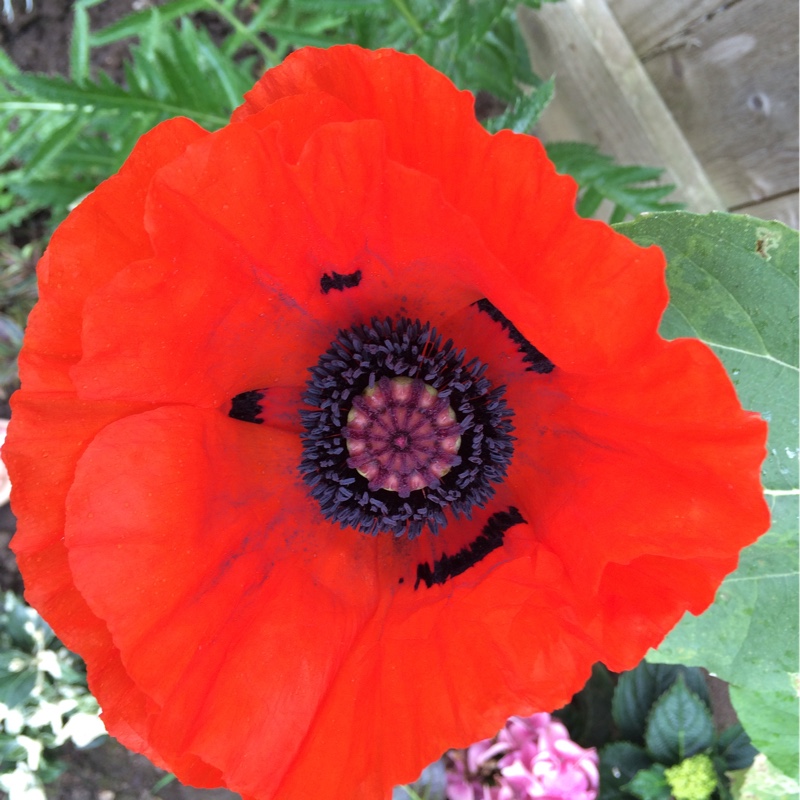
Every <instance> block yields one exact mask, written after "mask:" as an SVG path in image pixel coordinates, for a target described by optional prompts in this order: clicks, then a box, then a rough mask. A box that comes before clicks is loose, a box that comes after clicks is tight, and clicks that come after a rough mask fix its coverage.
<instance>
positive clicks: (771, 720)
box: [731, 679, 800, 775]
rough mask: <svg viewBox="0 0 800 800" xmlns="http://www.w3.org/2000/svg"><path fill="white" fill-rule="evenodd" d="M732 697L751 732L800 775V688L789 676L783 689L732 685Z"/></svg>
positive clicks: (771, 755)
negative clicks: (799, 748)
mask: <svg viewBox="0 0 800 800" xmlns="http://www.w3.org/2000/svg"><path fill="white" fill-rule="evenodd" d="M731 700H732V701H733V703H734V705H735V707H736V710H737V712H738V714H739V716H740V717H741V718H742V719H744V720H745V721H746V723H747V732H748V733H749V734H750V736H751V737H752V738H753V739H754V740H755V741H757V742H759V744H760V746H761V747H762V749H763V750H764V751H765V752H767V753H768V754H769V758H770V761H771V762H772V763H773V764H774V765H775V766H776V767H778V769H780V770H782V771H783V772H784V773H785V774H787V775H797V766H798V764H797V736H796V731H797V729H798V723H800V719H798V713H797V711H798V709H797V689H796V688H795V687H794V686H793V685H792V684H791V683H790V681H789V680H788V679H787V681H786V685H785V687H784V688H783V689H782V690H775V691H765V692H759V691H754V690H752V689H746V688H740V687H738V686H733V687H731Z"/></svg>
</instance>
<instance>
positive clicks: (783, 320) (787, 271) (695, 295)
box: [617, 212, 798, 771]
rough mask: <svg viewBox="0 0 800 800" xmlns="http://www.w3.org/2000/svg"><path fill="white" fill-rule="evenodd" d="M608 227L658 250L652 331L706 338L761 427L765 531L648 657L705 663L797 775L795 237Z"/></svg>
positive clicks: (701, 221) (690, 227)
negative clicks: (712, 595)
mask: <svg viewBox="0 0 800 800" xmlns="http://www.w3.org/2000/svg"><path fill="white" fill-rule="evenodd" d="M617 230H619V231H620V232H621V233H624V234H625V235H626V236H629V237H630V238H631V239H633V240H634V241H635V242H637V243H638V244H657V245H659V246H660V247H661V248H662V249H663V250H664V252H665V253H666V256H667V260H668V262H669V267H668V269H667V280H668V282H669V285H670V293H671V297H672V302H671V305H670V307H669V309H668V310H667V313H666V314H665V315H664V319H663V321H662V334H663V335H664V336H667V337H668V338H677V337H680V336H699V337H700V338H701V339H703V340H705V341H706V342H707V343H708V344H710V345H711V346H712V347H713V348H714V350H715V351H716V352H717V355H719V357H720V358H721V359H722V361H723V363H724V364H725V366H726V367H727V369H728V372H729V374H730V376H731V379H732V380H733V382H734V384H735V385H736V388H737V391H738V393H739V396H740V397H741V399H742V402H743V404H744V405H745V407H749V408H751V409H754V410H756V411H759V412H760V413H761V414H762V416H763V417H764V418H765V419H766V420H767V421H768V422H769V423H770V434H769V443H768V448H769V454H768V458H767V460H766V462H765V465H764V470H763V480H764V485H765V487H766V495H767V500H768V502H769V503H770V506H771V510H772V527H771V529H770V531H769V533H768V534H767V535H765V536H764V537H762V539H761V540H760V541H758V542H757V543H756V544H754V545H752V546H751V547H750V548H748V549H747V550H745V551H744V552H743V553H742V557H741V561H740V565H739V569H738V570H737V571H736V572H735V573H734V574H733V575H731V576H730V577H729V578H728V579H727V580H726V581H725V583H724V584H723V586H722V588H721V589H720V591H719V593H718V595H717V599H716V602H715V603H714V605H713V606H712V607H711V608H710V609H709V610H708V611H707V612H706V613H705V614H703V615H702V616H701V617H699V618H695V617H692V616H691V615H688V614H687V615H686V616H685V618H684V619H683V620H682V622H681V623H680V624H679V625H678V627H677V628H676V629H675V630H674V631H673V632H672V633H671V634H670V635H669V636H668V637H667V639H666V641H665V642H664V643H663V644H662V645H661V647H660V648H659V649H658V651H656V652H654V653H651V654H650V655H649V656H648V658H650V659H651V660H658V661H664V662H669V663H683V664H692V665H697V666H705V667H707V668H708V669H709V670H711V671H712V672H713V673H714V674H716V675H718V676H719V677H720V678H723V679H724V680H726V681H728V682H729V683H731V684H733V686H734V689H733V691H732V700H733V703H734V705H735V707H736V709H737V711H738V713H739V715H740V718H741V719H742V723H743V725H744V727H745V730H747V731H748V732H750V733H751V736H752V738H753V743H754V744H755V745H756V747H758V748H759V749H761V750H763V751H764V752H766V753H767V755H768V756H769V757H770V758H771V759H772V760H773V761H774V763H776V764H777V765H779V766H782V767H783V768H785V769H790V770H794V771H796V769H797V760H796V759H797V756H796V754H797V750H798V748H797V724H796V719H797V696H796V693H794V692H792V690H791V686H790V682H789V675H788V674H787V673H789V674H791V673H795V672H796V671H797V664H798V614H797V608H798V571H797V517H798V458H797V456H798V448H797V440H798V414H797V406H798V381H797V377H798V376H797V366H798V333H797V330H798V326H797V319H798V302H797V296H798V278H797V269H798V235H797V232H796V231H793V230H791V229H790V228H787V227H786V226H785V225H782V224H781V223H778V222H767V221H764V220H759V219H753V218H750V217H744V216H735V215H729V214H709V215H703V216H701V215H695V214H688V213H685V212H674V213H666V214H653V215H651V216H647V217H642V218H640V219H637V220H635V221H633V222H629V223H625V224H622V225H619V226H617ZM754 693H768V694H769V697H770V707H771V708H773V709H774V707H775V706H774V704H775V703H779V702H780V698H783V700H784V704H785V705H784V708H783V712H782V713H781V714H779V715H776V714H774V713H773V714H772V719H773V722H774V723H776V724H777V723H780V720H781V719H782V720H783V721H784V723H785V724H786V727H785V728H784V729H783V730H781V731H780V732H778V731H776V730H775V729H774V727H772V728H770V730H769V731H768V730H767V729H766V726H765V725H764V723H763V720H761V718H760V717H761V715H762V713H763V710H764V707H763V706H761V705H760V704H759V703H758V702H755V698H756V697H757V696H758V695H757V694H754ZM792 720H794V722H792ZM790 754H791V756H790ZM789 756H790V757H789Z"/></svg>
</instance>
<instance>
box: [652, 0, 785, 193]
mask: <svg viewBox="0 0 800 800" xmlns="http://www.w3.org/2000/svg"><path fill="white" fill-rule="evenodd" d="M798 16H799V14H798V4H797V3H796V2H788V1H784V0H780V2H778V1H777V0H749V1H748V2H744V1H743V2H739V3H735V4H733V5H731V6H730V7H729V8H726V9H725V10H723V11H721V12H719V13H718V14H715V15H714V16H713V17H711V18H710V19H708V20H707V21H706V22H704V23H702V24H701V25H699V26H698V27H696V28H694V29H693V30H692V38H691V42H690V43H689V44H686V45H685V46H682V47H679V48H677V49H674V50H671V51H668V52H662V53H660V54H658V55H656V56H655V57H653V58H652V59H649V60H648V61H646V63H645V66H646V68H647V71H648V73H649V74H650V76H651V77H652V79H653V82H654V83H655V85H656V86H657V88H658V90H659V91H660V92H661V95H662V97H663V98H664V100H665V101H666V103H667V105H668V106H669V108H670V109H671V111H672V115H673V116H674V118H675V121H676V122H677V123H678V124H679V125H680V126H681V128H682V129H683V132H684V134H685V136H686V138H687V139H688V141H689V143H690V145H691V146H692V149H693V150H694V152H695V154H696V155H697V157H698V158H699V159H700V161H701V162H702V163H703V165H704V167H705V169H706V172H707V173H708V176H709V177H710V179H711V181H712V182H713V184H714V186H715V188H716V189H717V191H718V192H719V193H720V195H721V196H722V199H723V200H724V201H725V203H726V205H727V206H740V205H742V204H744V203H748V202H754V201H757V200H761V199H762V198H766V197H771V196H773V195H779V194H784V193H785V192H787V191H792V190H794V189H796V188H797V186H798V178H797V163H798V72H797V60H798V39H797V30H798Z"/></svg>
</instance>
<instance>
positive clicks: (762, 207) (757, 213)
mask: <svg viewBox="0 0 800 800" xmlns="http://www.w3.org/2000/svg"><path fill="white" fill-rule="evenodd" d="M799 204H800V194H798V193H797V192H791V193H790V194H785V195H782V196H781V197H772V198H770V199H769V200H762V201H761V202H760V203H753V204H752V205H747V206H742V207H741V208H737V209H736V213H737V214H750V215H751V216H754V217H761V219H776V220H778V222H783V223H785V224H786V225H788V226H789V227H790V228H794V229H795V230H796V229H797V228H798V223H800V219H799V218H800V212H798V205H799Z"/></svg>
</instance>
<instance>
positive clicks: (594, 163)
mask: <svg viewBox="0 0 800 800" xmlns="http://www.w3.org/2000/svg"><path fill="white" fill-rule="evenodd" d="M547 155H548V156H550V159H551V160H552V161H553V162H554V163H555V165H556V169H557V170H558V171H559V172H563V173H566V174H567V175H571V176H572V177H573V178H575V180H576V181H577V182H578V184H579V185H580V191H579V194H578V206H577V210H578V213H579V214H581V215H582V216H591V215H592V214H595V213H596V212H597V210H598V209H599V207H600V204H601V202H602V201H603V200H608V201H610V202H611V203H612V204H613V206H614V208H613V211H612V214H611V216H612V219H611V221H612V222H619V221H620V220H622V219H624V218H625V217H626V216H628V215H636V214H641V213H643V212H652V211H667V210H671V209H677V208H681V204H680V203H668V202H664V198H665V197H666V196H667V195H668V194H670V193H671V192H672V190H673V189H674V188H675V187H674V186H672V185H668V184H663V185H661V184H655V185H652V184H654V182H656V181H658V180H659V179H660V177H661V175H662V173H663V172H664V170H662V169H658V168H655V167H638V166H620V165H619V164H617V163H615V162H614V160H613V159H612V158H611V156H607V155H605V154H603V153H601V152H599V151H598V150H597V148H596V147H594V145H590V144H586V143H584V142H553V143H551V144H548V145H547ZM641 184H645V185H644V186H642V185H641Z"/></svg>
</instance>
